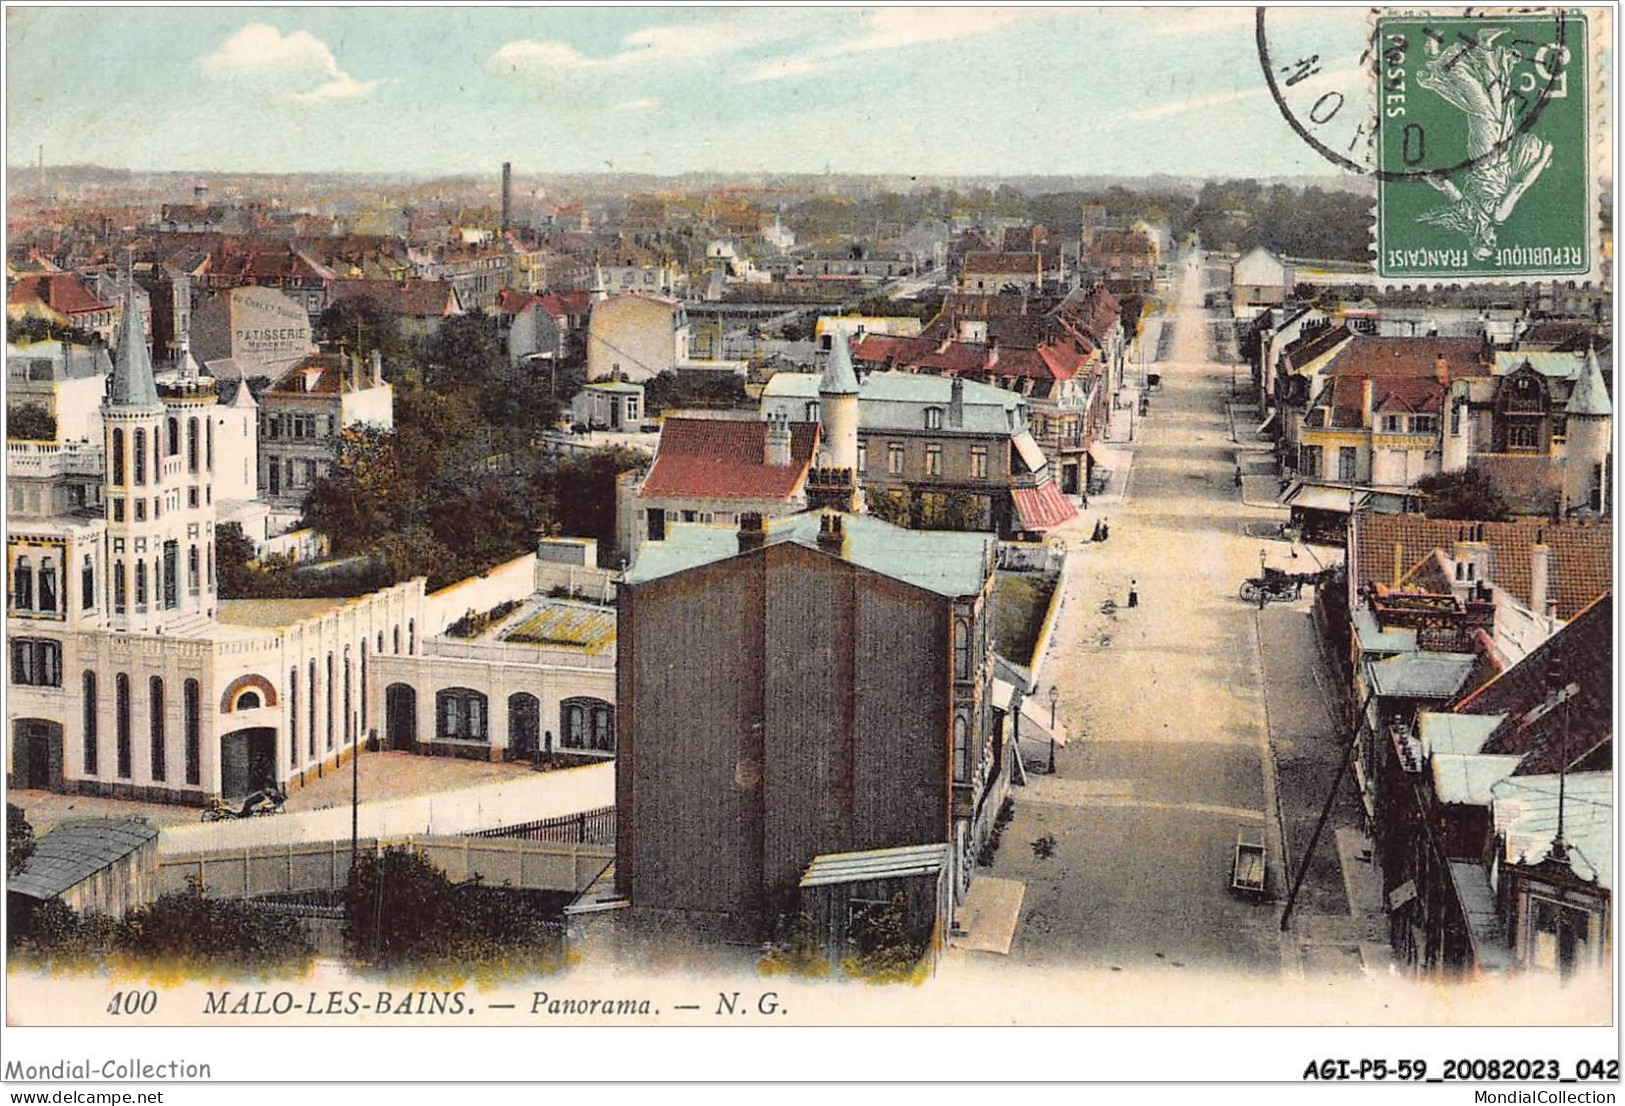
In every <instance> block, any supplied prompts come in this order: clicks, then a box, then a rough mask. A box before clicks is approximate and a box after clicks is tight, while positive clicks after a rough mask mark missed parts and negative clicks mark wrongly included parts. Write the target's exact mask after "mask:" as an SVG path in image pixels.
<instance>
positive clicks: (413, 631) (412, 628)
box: [406, 618, 418, 653]
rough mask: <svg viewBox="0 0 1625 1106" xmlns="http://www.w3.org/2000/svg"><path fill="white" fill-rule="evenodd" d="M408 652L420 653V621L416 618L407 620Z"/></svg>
mask: <svg viewBox="0 0 1625 1106" xmlns="http://www.w3.org/2000/svg"><path fill="white" fill-rule="evenodd" d="M406 651H407V652H408V653H416V652H417V651H418V620H417V619H415V618H409V619H407V620H406Z"/></svg>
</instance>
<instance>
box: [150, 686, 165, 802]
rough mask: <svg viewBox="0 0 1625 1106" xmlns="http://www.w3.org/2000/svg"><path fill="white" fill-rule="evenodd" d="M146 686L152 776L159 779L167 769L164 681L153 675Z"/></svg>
mask: <svg viewBox="0 0 1625 1106" xmlns="http://www.w3.org/2000/svg"><path fill="white" fill-rule="evenodd" d="M148 686H149V687H150V689H151V690H150V691H149V693H148V696H147V714H148V717H149V718H150V719H151V722H152V778H153V779H155V780H160V781H161V780H162V779H163V778H164V775H165V774H166V773H167V772H168V769H169V764H168V762H167V759H166V758H165V756H164V752H165V750H164V745H165V744H166V741H165V737H166V734H165V733H164V681H163V680H162V679H161V678H159V677H157V676H154V677H153V678H152V681H151V682H150V683H149V685H148Z"/></svg>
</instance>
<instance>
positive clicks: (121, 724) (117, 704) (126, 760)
mask: <svg viewBox="0 0 1625 1106" xmlns="http://www.w3.org/2000/svg"><path fill="white" fill-rule="evenodd" d="M113 700H114V702H113V707H114V710H115V711H116V712H117V721H118V775H119V779H121V780H127V779H129V778H130V677H128V676H126V675H125V674H124V673H122V672H120V673H119V674H118V675H117V676H116V677H115V678H114V680H113Z"/></svg>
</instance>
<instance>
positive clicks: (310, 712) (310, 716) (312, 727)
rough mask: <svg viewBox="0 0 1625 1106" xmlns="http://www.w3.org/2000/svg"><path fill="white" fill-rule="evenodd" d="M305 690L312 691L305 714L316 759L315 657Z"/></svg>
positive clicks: (311, 756)
mask: <svg viewBox="0 0 1625 1106" xmlns="http://www.w3.org/2000/svg"><path fill="white" fill-rule="evenodd" d="M305 690H307V691H308V692H310V706H308V707H306V708H305V714H306V715H307V719H306V720H307V721H308V722H309V725H308V726H307V727H306V728H307V730H308V731H309V737H308V741H309V744H310V759H311V760H315V759H316V661H315V660H314V658H313V659H312V660H311V662H310V673H309V679H308V680H306V682H305Z"/></svg>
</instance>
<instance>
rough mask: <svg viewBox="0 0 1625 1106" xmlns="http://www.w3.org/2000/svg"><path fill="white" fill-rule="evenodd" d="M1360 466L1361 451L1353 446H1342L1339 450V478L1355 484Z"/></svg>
mask: <svg viewBox="0 0 1625 1106" xmlns="http://www.w3.org/2000/svg"><path fill="white" fill-rule="evenodd" d="M1359 465H1360V451H1359V450H1358V449H1355V448H1354V447H1353V446H1348V445H1345V446H1341V447H1339V448H1338V450H1337V478H1338V479H1339V480H1347V481H1349V482H1350V483H1353V482H1354V480H1355V479H1356V476H1355V473H1356V472H1357V471H1358V469H1359Z"/></svg>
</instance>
